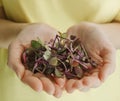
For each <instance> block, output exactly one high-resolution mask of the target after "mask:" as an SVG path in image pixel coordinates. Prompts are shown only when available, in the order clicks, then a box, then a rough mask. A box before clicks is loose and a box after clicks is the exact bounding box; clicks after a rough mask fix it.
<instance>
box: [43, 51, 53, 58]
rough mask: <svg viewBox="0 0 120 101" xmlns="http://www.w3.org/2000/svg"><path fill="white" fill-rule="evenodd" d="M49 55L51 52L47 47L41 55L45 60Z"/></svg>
mask: <svg viewBox="0 0 120 101" xmlns="http://www.w3.org/2000/svg"><path fill="white" fill-rule="evenodd" d="M50 56H51V52H50V50H49V49H47V50H46V51H45V53H44V55H43V57H44V59H45V60H48V59H49V58H50Z"/></svg>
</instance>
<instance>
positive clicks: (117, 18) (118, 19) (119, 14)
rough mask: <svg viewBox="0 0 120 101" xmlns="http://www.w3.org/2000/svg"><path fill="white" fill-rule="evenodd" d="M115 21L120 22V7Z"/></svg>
mask: <svg viewBox="0 0 120 101" xmlns="http://www.w3.org/2000/svg"><path fill="white" fill-rule="evenodd" d="M115 21H119V22H120V9H119V11H118V14H117V15H116V17H115Z"/></svg>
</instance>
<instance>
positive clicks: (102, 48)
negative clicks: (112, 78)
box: [65, 22, 116, 93]
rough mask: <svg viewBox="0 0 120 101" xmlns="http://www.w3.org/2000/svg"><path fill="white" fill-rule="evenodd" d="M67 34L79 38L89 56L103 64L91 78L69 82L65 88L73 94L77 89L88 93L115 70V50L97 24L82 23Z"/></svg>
mask: <svg viewBox="0 0 120 101" xmlns="http://www.w3.org/2000/svg"><path fill="white" fill-rule="evenodd" d="M67 34H68V36H69V35H76V36H77V37H79V38H80V40H81V42H82V43H83V44H84V46H85V48H86V50H87V52H88V54H89V55H90V56H91V57H92V58H93V59H94V60H95V61H97V62H100V63H102V64H101V65H99V66H98V67H97V69H95V70H93V71H92V72H91V74H90V75H89V76H85V77H83V78H82V79H80V80H74V79H70V80H67V81H66V86H65V88H66V90H67V92H69V93H71V92H73V91H74V90H75V89H79V90H80V91H86V90H88V89H89V88H93V87H97V86H99V85H100V84H101V83H102V82H103V81H105V79H106V78H107V77H108V76H109V75H110V74H111V73H113V71H114V70H115V60H116V58H115V56H116V50H115V48H114V47H113V46H112V44H111V42H110V41H109V40H108V39H107V37H106V36H105V33H104V32H103V31H102V29H101V28H100V27H99V25H97V24H93V23H87V22H82V23H80V24H79V25H75V26H72V27H71V28H69V29H68V31H67Z"/></svg>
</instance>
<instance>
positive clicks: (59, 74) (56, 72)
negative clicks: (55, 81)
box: [55, 68, 63, 77]
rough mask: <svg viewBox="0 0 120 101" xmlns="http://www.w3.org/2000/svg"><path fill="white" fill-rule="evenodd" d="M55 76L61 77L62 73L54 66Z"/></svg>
mask: <svg viewBox="0 0 120 101" xmlns="http://www.w3.org/2000/svg"><path fill="white" fill-rule="evenodd" d="M55 76H56V77H63V74H62V72H60V71H59V70H58V69H57V68H55Z"/></svg>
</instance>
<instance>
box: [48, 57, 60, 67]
mask: <svg viewBox="0 0 120 101" xmlns="http://www.w3.org/2000/svg"><path fill="white" fill-rule="evenodd" d="M49 64H50V65H53V66H57V64H58V59H57V57H52V58H50V60H49Z"/></svg>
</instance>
